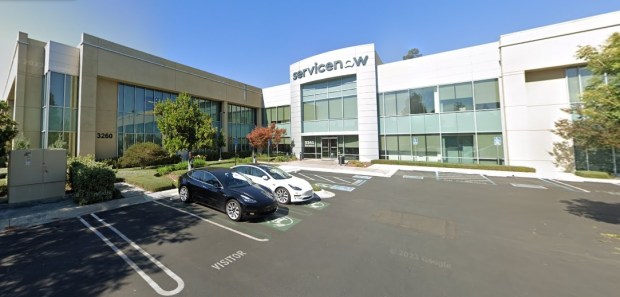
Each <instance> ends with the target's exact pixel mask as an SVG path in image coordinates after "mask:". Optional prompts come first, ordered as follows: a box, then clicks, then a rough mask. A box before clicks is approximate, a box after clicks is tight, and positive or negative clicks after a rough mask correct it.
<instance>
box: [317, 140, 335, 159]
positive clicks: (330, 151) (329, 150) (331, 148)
mask: <svg viewBox="0 0 620 297" xmlns="http://www.w3.org/2000/svg"><path fill="white" fill-rule="evenodd" d="M336 157H338V138H336V137H323V138H321V159H336Z"/></svg>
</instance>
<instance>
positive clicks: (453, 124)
mask: <svg viewBox="0 0 620 297" xmlns="http://www.w3.org/2000/svg"><path fill="white" fill-rule="evenodd" d="M501 131H502V118H501V111H500V110H499V109H495V110H479V111H467V112H455V113H442V114H415V115H405V116H395V117H381V118H379V133H380V134H403V133H406V134H434V133H467V132H468V133H474V132H477V133H480V132H501Z"/></svg>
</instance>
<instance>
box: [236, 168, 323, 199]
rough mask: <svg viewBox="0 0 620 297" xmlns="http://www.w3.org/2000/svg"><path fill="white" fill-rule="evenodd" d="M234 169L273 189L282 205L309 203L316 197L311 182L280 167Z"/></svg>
mask: <svg viewBox="0 0 620 297" xmlns="http://www.w3.org/2000/svg"><path fill="white" fill-rule="evenodd" d="M232 169H233V170H234V171H237V172H240V173H243V174H245V175H246V176H247V177H249V178H250V179H251V180H252V181H253V182H255V183H257V184H259V185H263V186H265V187H267V188H269V189H271V190H272V191H273V193H274V194H275V195H276V199H277V200H278V202H280V203H282V204H288V203H291V202H302V201H307V200H310V199H312V197H314V191H313V190H312V185H311V184H310V183H309V182H307V181H306V180H303V179H301V178H299V177H295V176H292V175H290V174H288V173H286V171H284V170H282V169H280V168H278V167H275V166H270V165H265V164H247V165H239V166H235V167H233V168H232Z"/></svg>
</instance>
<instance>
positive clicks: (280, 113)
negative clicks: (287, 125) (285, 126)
mask: <svg viewBox="0 0 620 297" xmlns="http://www.w3.org/2000/svg"><path fill="white" fill-rule="evenodd" d="M283 119H284V106H280V107H278V123H280V122H282V120H283Z"/></svg>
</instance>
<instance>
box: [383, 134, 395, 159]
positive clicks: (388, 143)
mask: <svg viewBox="0 0 620 297" xmlns="http://www.w3.org/2000/svg"><path fill="white" fill-rule="evenodd" d="M385 149H386V151H387V154H388V155H398V136H386V137H385Z"/></svg>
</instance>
